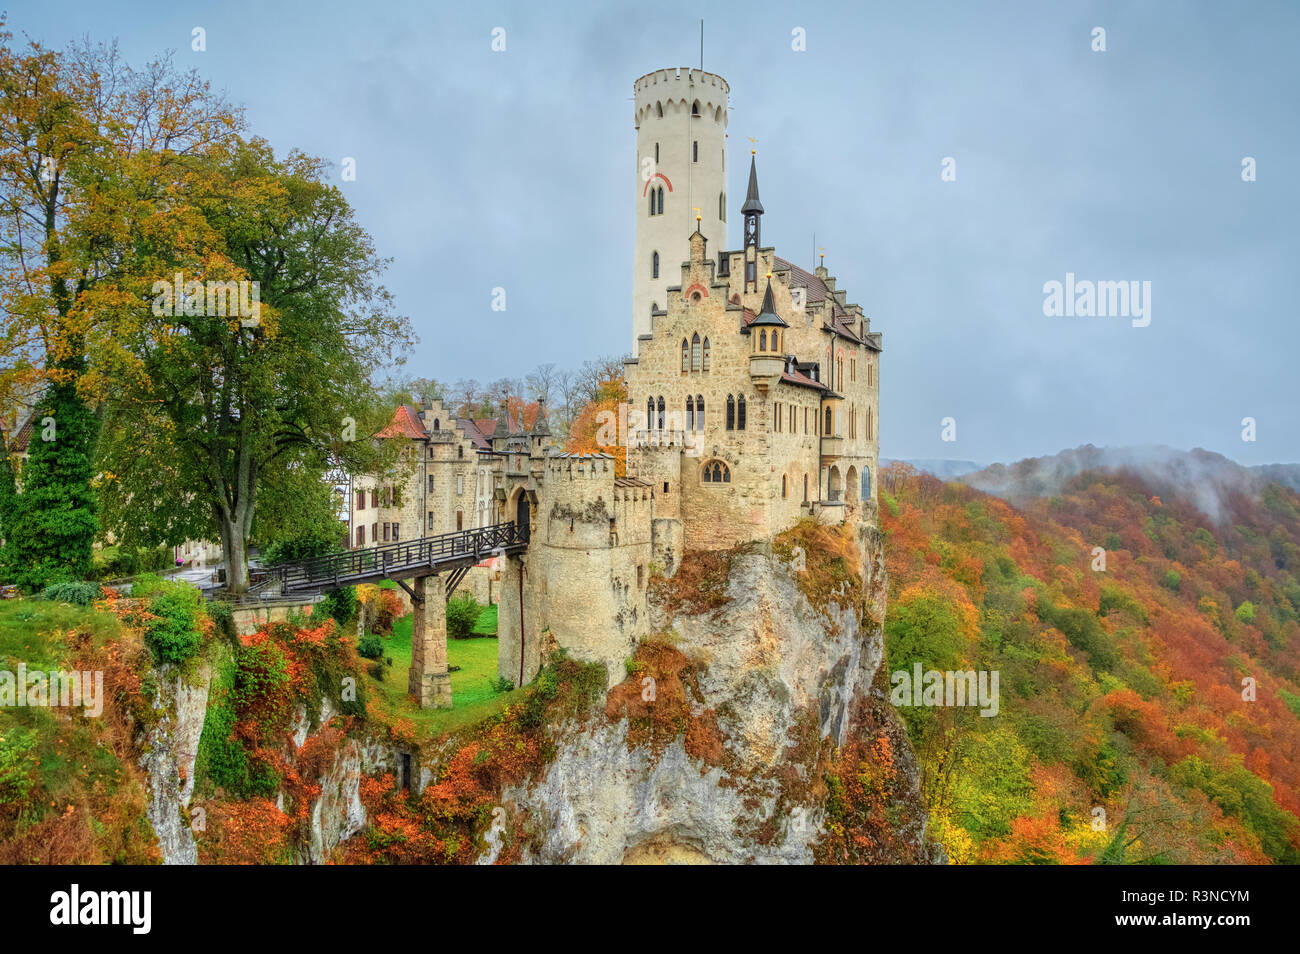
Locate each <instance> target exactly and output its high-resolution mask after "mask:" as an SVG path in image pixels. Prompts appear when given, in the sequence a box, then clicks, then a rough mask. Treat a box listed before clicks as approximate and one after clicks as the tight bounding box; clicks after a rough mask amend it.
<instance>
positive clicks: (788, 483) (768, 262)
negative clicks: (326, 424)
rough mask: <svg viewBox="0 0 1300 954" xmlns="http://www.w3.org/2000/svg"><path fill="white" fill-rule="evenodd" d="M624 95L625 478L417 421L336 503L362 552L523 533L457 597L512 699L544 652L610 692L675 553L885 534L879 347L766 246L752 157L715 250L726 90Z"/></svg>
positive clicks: (529, 444) (510, 427)
mask: <svg viewBox="0 0 1300 954" xmlns="http://www.w3.org/2000/svg"><path fill="white" fill-rule="evenodd" d="M634 92H635V120H636V128H637V163H636V175H635V179H634V185H633V190H634V194H635V207H636V260H635V262H634V273H633V275H634V277H633V294H632V299H633V313H632V327H633V332H634V338H635V341H634V345H635V351H634V353H633V354H632V355H631V356H629V357H628V358H627V359H626V361H625V365H624V369H625V378H626V382H627V388H628V395H629V404H630V408H629V409H627V412H626V413H625V414H624V415H622V418H623V419H624V420H625V421H626V426H625V427H623V428H622V431H623V433H622V434H621V435H620V437H621V439H623V440H625V441H626V443H627V471H626V475H625V476H618V475H616V473H615V460H614V458H613V457H611V456H609V455H607V454H569V453H564V452H563V451H562V449H561V448H560V446H559V442H557V440H556V439H555V437H554V436H553V435H552V434H551V433H550V431H549V428H548V426H547V422H546V417H545V414H544V412H542V413H539V414H538V415H537V417H536V419H535V420H534V421H533V422H532V423H531V425H529V424H528V423H527V422H526V421H524V420H523V419H522V418H521V417H519V416H517V415H511V414H507V415H506V419H505V420H504V421H495V420H490V421H484V420H478V421H475V420H469V419H457V418H455V417H453V416H452V415H451V414H450V413H448V411H447V409H446V408H445V407H444V406H442V404H441V403H440V402H438V401H426V402H425V403H424V405H423V406H422V407H415V406H410V405H407V406H403V407H400V408H398V410H397V413H396V414H395V415H394V418H393V421H392V423H391V424H390V425H389V427H388V428H387V429H386V430H385V431H383V432H382V433H381V436H382V437H385V438H389V439H401V440H405V441H408V442H409V443H408V446H407V448H405V449H404V454H405V458H406V464H407V466H406V467H404V468H402V469H400V470H399V471H397V472H395V473H397V474H399V475H400V476H398V477H392V476H390V477H389V478H387V479H379V478H356V479H354V482H353V492H352V496H353V499H352V501H350V502H349V505H348V510H349V545H350V546H352V547H362V546H369V545H373V544H375V543H382V542H385V541H389V540H390V539H405V538H408V537H418V536H427V535H433V534H437V533H444V532H448V531H452V530H458V529H468V528H471V527H481V526H488V525H491V524H494V523H500V522H504V521H517V522H519V523H520V524H521V525H522V526H523V527H524V528H525V529H526V530H527V531H528V534H529V544H528V548H527V551H526V552H525V553H522V554H519V555H508V556H507V555H501V556H499V557H497V558H496V559H494V560H492V561H486V562H485V564H484V565H482V566H480V567H477V568H475V571H474V573H472V574H470V576H469V578H468V579H469V582H468V584H467V585H469V586H471V587H473V588H474V589H475V590H476V591H477V594H478V595H480V598H482V594H483V592H484V590H485V589H486V590H487V593H488V598H490V599H496V600H498V601H499V602H498V606H499V612H498V620H499V623H498V625H499V630H498V652H499V656H500V658H499V665H498V669H499V673H500V675H502V676H504V677H506V678H509V679H511V680H512V681H514V682H515V683H516V684H523V683H525V682H527V681H529V680H531V679H532V678H533V677H534V676H535V675H536V673H537V670H538V668H539V667H540V665H541V663H542V661H543V655H544V652H545V651H546V649H547V648H548V647H549V646H551V645H556V646H561V647H564V648H566V649H567V650H568V651H569V652H570V653H571V654H572V655H574V656H575V657H578V658H582V659H586V660H592V661H600V662H603V663H605V665H606V669H607V672H608V673H609V679H610V682H611V684H612V683H613V682H616V681H618V680H619V679H621V678H622V672H623V664H624V661H625V660H626V659H627V658H628V657H629V656H631V654H632V652H633V649H634V647H635V645H636V643H637V641H638V640H639V639H640V638H641V637H643V636H645V635H647V634H648V632H649V612H648V605H647V596H646V594H647V586H648V584H649V581H650V578H651V577H652V576H653V575H666V576H671V575H672V574H673V573H675V572H676V569H677V567H678V566H679V565H680V561H681V559H682V555H683V553H685V552H687V551H692V550H707V549H726V548H731V547H733V546H735V545H737V544H740V543H744V542H748V541H754V540H760V541H761V540H770V539H771V538H772V537H774V536H776V535H777V534H779V533H781V532H782V531H785V530H787V529H789V528H790V527H792V526H793V525H794V524H795V523H797V522H798V521H799V520H800V519H802V518H805V517H808V518H813V519H817V520H820V521H822V522H825V523H841V522H843V521H846V520H849V521H865V522H868V523H874V521H875V519H876V504H875V484H876V481H875V476H876V471H877V467H878V460H879V458H878V438H877V435H878V407H879V380H880V379H879V359H880V353H881V336H880V334H879V333H878V332H872V331H871V329H870V319H869V318H868V317H867V316H866V315H865V314H864V313H863V310H862V308H861V307H860V306H858V305H856V304H850V303H849V302H848V300H847V295H846V294H845V292H844V291H842V290H840V289H837V288H836V280H835V279H834V278H832V277H831V276H830V275H829V273H828V272H827V270H826V269H825V268H824V267H822V266H821V265H819V266H818V267H817V268H816V269H815V270H814V271H812V272H808V271H805V270H804V269H802V268H800V267H799V266H797V265H794V264H793V263H791V262H790V261H788V260H786V259H783V258H780V257H778V256H777V255H776V253H775V250H774V249H773V248H772V247H770V246H764V245H763V244H762V241H761V237H760V236H761V227H760V226H761V222H762V216H763V212H764V209H763V204H762V201H761V200H760V197H759V188H758V173H757V166H756V161H755V158H754V155H753V153H752V151H751V156H750V163H749V170H748V181H747V188H746V192H745V196H744V200H743V202H742V203H741V205H740V208H739V212H740V215H741V218H742V222H743V241H742V244H741V246H740V247H739V248H738V249H736V250H734V251H729V250H726V249H725V247H724V246H725V240H726V220H727V213H728V204H729V203H728V197H727V189H726V149H725V144H726V127H727V96H728V92H729V87H728V85H727V83H726V81H725V80H723V79H722V77H720V76H716V75H714V74H712V73H705V72H703V71H701V70H693V69H676V70H659V71H656V72H653V73H648V74H646V75H645V76H643V77H641V78H640V79H639V80H637V81H636V83H635V85H634ZM710 241H712V242H713V243H714V246H713V248H712V249H711V248H710V245H709V243H710ZM435 579H436V578H435ZM431 589H433V590H434V591H436V592H437V593H439V594H442V593H443V584H442V583H438V584H437V585H436V586H433V587H431ZM444 598H445V595H444ZM441 615H442V614H441V613H439V612H430V613H429V615H428V618H429V619H430V621H438V618H439V617H440V616H441ZM439 622H440V621H438V622H434V625H435V626H437V625H438V624H439ZM443 638H444V639H445V635H444V636H443ZM441 655H442V663H441V664H442V665H443V667H444V668H445V648H444V650H443V652H442V654H441ZM435 656H436V654H435ZM416 683H417V680H416V674H414V673H413V674H412V685H413V686H414V685H416ZM448 698H449V697H448ZM421 701H422V704H444V703H443V702H442V701H438V700H435V701H433V702H432V703H430V702H429V701H428V700H427V699H424V698H422V700H421Z"/></svg>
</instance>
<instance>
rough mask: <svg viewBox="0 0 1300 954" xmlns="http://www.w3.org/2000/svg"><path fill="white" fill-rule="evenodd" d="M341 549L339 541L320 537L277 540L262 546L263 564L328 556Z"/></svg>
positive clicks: (276, 563) (275, 564)
mask: <svg viewBox="0 0 1300 954" xmlns="http://www.w3.org/2000/svg"><path fill="white" fill-rule="evenodd" d="M338 549H339V545H338V542H337V541H334V540H324V539H321V538H320V537H312V536H307V537H298V538H296V539H293V540H276V541H274V542H272V543H269V544H267V545H266V546H265V547H263V548H262V565H263V566H278V565H279V564H281V563H292V562H294V561H295V560H309V559H311V558H312V557H318V556H327V555H329V554H331V553H334V552H335V551H337V550H338Z"/></svg>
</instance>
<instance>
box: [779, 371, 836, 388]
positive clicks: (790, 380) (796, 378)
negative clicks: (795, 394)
mask: <svg viewBox="0 0 1300 954" xmlns="http://www.w3.org/2000/svg"><path fill="white" fill-rule="evenodd" d="M781 380H782V381H784V382H785V383H786V384H793V385H796V386H798V387H801V388H815V389H816V390H818V391H825V390H826V385H824V384H822V383H821V382H820V381H814V380H813V379H812V378H810V377H808V375H806V374H803V373H802V372H799V371H782V372H781Z"/></svg>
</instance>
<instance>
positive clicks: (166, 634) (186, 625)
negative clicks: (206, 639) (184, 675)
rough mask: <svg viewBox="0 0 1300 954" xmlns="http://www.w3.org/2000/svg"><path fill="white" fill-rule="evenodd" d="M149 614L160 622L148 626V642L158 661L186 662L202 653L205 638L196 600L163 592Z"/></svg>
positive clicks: (155, 600)
mask: <svg viewBox="0 0 1300 954" xmlns="http://www.w3.org/2000/svg"><path fill="white" fill-rule="evenodd" d="M196 595H197V591H196ZM149 612H150V613H152V614H153V615H154V616H156V617H157V619H153V620H150V621H149V622H148V623H147V624H146V626H145V633H144V641H145V644H146V645H147V646H148V647H149V649H150V650H151V651H152V652H153V655H154V659H156V660H157V661H158V662H160V663H183V662H185V661H186V660H187V659H189V658H190V657H191V656H193V655H194V654H195V653H196V652H197V651H198V648H199V643H200V642H201V641H202V637H201V636H200V634H199V631H198V626H197V625H196V620H197V617H198V606H197V605H196V603H195V601H194V600H192V599H190V598H189V597H188V596H187V595H186V594H185V593H183V592H179V591H172V592H166V593H162V594H160V595H158V596H156V597H154V598H153V601H152V602H150V604H149Z"/></svg>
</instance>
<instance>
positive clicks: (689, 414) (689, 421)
mask: <svg viewBox="0 0 1300 954" xmlns="http://www.w3.org/2000/svg"><path fill="white" fill-rule="evenodd" d="M686 429H687V430H688V431H693V430H695V398H693V397H691V396H690V395H689V394H688V395H686Z"/></svg>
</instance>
